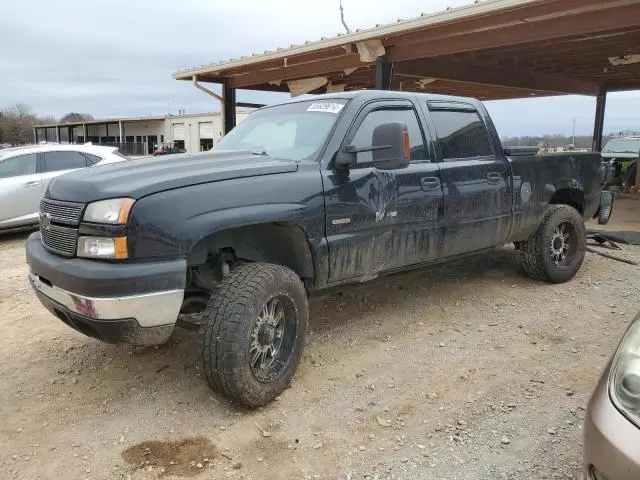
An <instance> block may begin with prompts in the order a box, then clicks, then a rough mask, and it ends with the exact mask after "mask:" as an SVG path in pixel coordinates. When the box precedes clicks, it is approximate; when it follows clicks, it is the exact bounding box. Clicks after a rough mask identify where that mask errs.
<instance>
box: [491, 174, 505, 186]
mask: <svg viewBox="0 0 640 480" xmlns="http://www.w3.org/2000/svg"><path fill="white" fill-rule="evenodd" d="M502 180H503V178H502V174H501V173H499V172H489V173H487V183H489V184H490V185H497V184H499V183H501V182H502Z"/></svg>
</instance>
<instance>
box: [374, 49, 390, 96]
mask: <svg viewBox="0 0 640 480" xmlns="http://www.w3.org/2000/svg"><path fill="white" fill-rule="evenodd" d="M392 77H393V64H392V63H391V62H389V60H387V57H385V56H383V57H378V60H377V61H376V90H391V80H392Z"/></svg>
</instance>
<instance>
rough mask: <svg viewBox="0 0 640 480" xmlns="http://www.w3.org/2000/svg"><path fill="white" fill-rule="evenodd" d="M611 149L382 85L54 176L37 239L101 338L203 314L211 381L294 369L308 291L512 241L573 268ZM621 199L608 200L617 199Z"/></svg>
mask: <svg viewBox="0 0 640 480" xmlns="http://www.w3.org/2000/svg"><path fill="white" fill-rule="evenodd" d="M599 167H600V156H599V154H597V153H562V154H548V155H538V154H537V151H536V150H535V149H534V150H531V149H519V150H511V151H505V150H503V148H502V147H501V145H500V140H499V138H498V135H497V133H496V130H495V128H494V126H493V124H492V122H491V119H490V118H489V116H488V114H487V112H486V110H485V109H484V107H483V105H482V104H481V103H480V102H478V101H476V100H472V99H468V98H457V97H445V96H437V95H423V94H410V93H398V92H386V91H385V92H381V91H366V92H354V93H344V94H337V95H327V96H318V97H314V98H313V99H310V100H309V99H301V100H294V101H290V102H288V103H284V104H281V105H276V106H272V107H266V108H262V109H260V110H258V111H256V112H254V113H253V114H251V115H250V116H249V117H248V118H247V119H246V120H245V121H243V122H242V123H240V124H239V125H238V126H237V127H236V128H235V129H234V130H232V131H231V132H230V133H229V134H228V135H227V136H225V137H224V138H223V139H222V140H221V141H220V142H219V143H218V144H217V145H216V146H215V147H214V149H213V150H212V151H210V152H206V153H202V154H196V155H172V156H170V157H167V158H160V159H158V158H150V159H145V160H141V161H136V162H129V163H127V164H126V165H124V164H117V165H109V166H104V167H100V168H97V169H91V171H89V170H81V171H78V172H75V173H72V174H69V175H64V176H62V177H59V178H56V179H54V180H52V181H51V183H50V184H49V187H48V189H47V191H46V193H45V196H44V198H43V200H42V203H41V211H40V219H41V221H40V227H41V228H40V232H39V233H34V234H32V235H31V236H30V237H29V239H28V241H27V262H28V264H29V269H30V272H29V278H30V282H31V284H32V286H33V288H34V290H35V292H36V293H37V295H38V297H39V299H40V300H41V302H42V303H43V304H44V305H45V306H46V307H47V308H48V309H49V310H50V311H51V312H53V313H54V314H55V315H56V316H57V317H58V318H60V319H61V320H62V321H63V322H65V323H66V324H68V325H69V326H71V327H73V328H75V329H76V330H78V331H79V332H82V333H84V334H86V335H89V336H92V337H95V338H99V339H101V340H104V341H107V342H114V343H118V342H128V343H134V344H158V343H162V342H165V341H166V340H167V339H168V338H169V336H170V335H171V332H172V330H173V329H174V326H175V325H176V324H181V321H178V320H177V319H178V318H179V317H180V319H189V318H191V319H192V320H193V319H194V318H199V319H200V323H201V325H200V327H199V329H200V332H201V334H202V336H203V342H202V343H203V358H204V368H205V371H206V375H207V378H208V381H209V383H210V385H211V386H212V388H214V389H215V390H217V391H219V392H221V393H224V394H226V395H227V396H229V397H230V398H231V399H233V400H234V401H237V402H239V403H242V404H245V405H249V406H257V405H262V404H265V403H267V402H269V401H270V400H272V399H273V398H274V397H276V396H277V395H278V394H279V393H280V392H281V391H282V390H283V389H284V388H286V387H287V386H288V384H289V383H290V381H291V379H292V377H293V375H294V372H295V370H296V368H297V366H298V363H299V361H300V358H301V355H302V350H303V347H304V343H305V336H306V332H307V320H308V316H309V309H308V305H307V296H308V294H309V293H310V292H313V291H316V290H319V289H323V288H327V287H331V286H334V285H338V284H342V283H349V282H362V281H366V280H369V279H372V278H375V277H377V276H380V275H384V274H389V273H393V272H397V271H400V270H403V269H407V268H414V267H418V266H424V265H428V264H432V263H436V262H441V261H444V260H449V259H454V258H459V257H461V256H464V255H470V254H474V253H477V252H480V251H483V250H487V249H491V248H495V247H496V246H501V245H503V244H505V243H507V242H514V243H515V244H516V247H517V248H518V249H520V250H521V251H522V258H523V265H524V270H525V271H526V272H527V273H528V274H529V275H530V276H531V277H533V278H535V279H539V280H543V281H548V282H564V281H567V280H569V279H570V278H572V277H573V276H574V275H575V274H576V272H577V271H578V269H579V268H580V265H581V264H582V260H583V257H584V249H585V229H584V219H589V218H592V217H594V216H595V215H597V214H598V212H599V211H600V210H601V202H606V201H608V200H607V199H608V198H609V197H603V198H605V200H601V192H600V179H599ZM610 206H611V205H610V204H608V205H606V207H607V212H610V208H609V207H610Z"/></svg>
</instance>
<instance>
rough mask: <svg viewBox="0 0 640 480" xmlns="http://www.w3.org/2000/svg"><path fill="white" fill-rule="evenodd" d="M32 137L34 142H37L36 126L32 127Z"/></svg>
mask: <svg viewBox="0 0 640 480" xmlns="http://www.w3.org/2000/svg"><path fill="white" fill-rule="evenodd" d="M33 139H34V141H35V144H36V145H37V144H38V129H37V128H36V127H33Z"/></svg>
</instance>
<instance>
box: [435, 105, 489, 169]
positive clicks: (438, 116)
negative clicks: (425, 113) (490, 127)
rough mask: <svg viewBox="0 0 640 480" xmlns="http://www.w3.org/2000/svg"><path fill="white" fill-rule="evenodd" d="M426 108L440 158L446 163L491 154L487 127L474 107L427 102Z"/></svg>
mask: <svg viewBox="0 0 640 480" xmlns="http://www.w3.org/2000/svg"><path fill="white" fill-rule="evenodd" d="M429 111H430V114H431V118H432V120H433V123H434V126H435V129H436V135H437V137H438V140H437V144H438V146H439V148H440V153H441V155H442V160H444V161H445V162H446V161H452V160H464V159H471V158H478V157H489V156H493V155H494V152H493V147H492V145H491V140H490V138H489V132H488V131H487V127H486V125H485V124H484V122H483V121H482V119H481V118H480V115H479V114H478V112H477V111H476V110H475V109H474V108H473V107H471V106H470V105H466V104H460V105H459V106H457V105H456V104H446V105H442V106H440V105H438V104H437V103H435V104H431V103H430V104H429Z"/></svg>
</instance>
